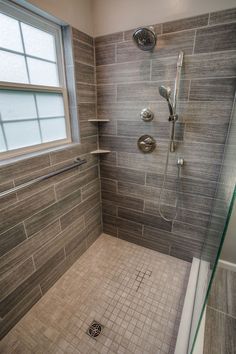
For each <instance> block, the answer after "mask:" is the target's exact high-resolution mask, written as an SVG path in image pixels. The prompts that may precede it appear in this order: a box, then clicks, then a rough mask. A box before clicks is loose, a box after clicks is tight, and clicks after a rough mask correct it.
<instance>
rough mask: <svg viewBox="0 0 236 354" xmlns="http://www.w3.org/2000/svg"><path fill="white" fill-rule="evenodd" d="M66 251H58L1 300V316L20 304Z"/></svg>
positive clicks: (61, 258) (62, 257) (60, 259)
mask: <svg viewBox="0 0 236 354" xmlns="http://www.w3.org/2000/svg"><path fill="white" fill-rule="evenodd" d="M64 256H65V255H64V252H63V253H62V252H58V253H57V254H56V255H55V256H53V257H52V258H51V259H50V260H49V261H48V262H47V263H45V264H44V265H43V266H42V267H41V268H39V269H38V270H37V271H35V272H34V273H33V274H32V275H31V276H30V277H28V278H27V279H26V280H25V281H24V282H23V283H21V285H19V286H18V287H17V288H16V289H15V290H14V291H12V292H11V293H10V294H9V295H8V296H7V297H5V298H4V299H3V300H2V301H1V302H0V316H1V317H4V316H6V315H7V314H8V313H9V312H10V311H11V309H13V308H14V307H15V306H17V305H18V304H19V302H20V301H22V300H23V299H24V297H25V296H27V294H29V293H30V292H31V291H32V290H33V289H34V288H35V287H36V286H37V285H38V283H39V282H40V281H41V280H42V279H43V278H45V276H46V275H47V274H49V273H50V272H51V271H52V270H53V268H54V267H55V266H56V265H57V264H59V263H60V262H61V261H62V260H63V259H64Z"/></svg>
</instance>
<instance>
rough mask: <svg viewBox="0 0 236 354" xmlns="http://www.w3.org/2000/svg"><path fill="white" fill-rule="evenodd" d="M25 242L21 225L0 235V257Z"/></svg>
mask: <svg viewBox="0 0 236 354" xmlns="http://www.w3.org/2000/svg"><path fill="white" fill-rule="evenodd" d="M25 240H26V234H25V229H24V226H23V224H22V223H21V224H19V225H16V226H15V227H13V228H11V229H9V230H8V231H6V232H4V233H3V234H1V237H0V257H1V256H3V255H4V254H5V253H7V252H9V251H10V250H11V249H12V248H14V247H16V246H17V245H19V244H20V243H21V242H23V241H25Z"/></svg>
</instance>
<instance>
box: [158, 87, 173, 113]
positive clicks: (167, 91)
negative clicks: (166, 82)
mask: <svg viewBox="0 0 236 354" xmlns="http://www.w3.org/2000/svg"><path fill="white" fill-rule="evenodd" d="M159 93H160V95H161V96H162V97H163V98H165V99H166V100H167V103H168V107H169V111H170V115H171V116H172V115H173V113H174V110H173V105H172V103H171V100H170V96H171V88H170V87H168V86H167V87H165V86H159Z"/></svg>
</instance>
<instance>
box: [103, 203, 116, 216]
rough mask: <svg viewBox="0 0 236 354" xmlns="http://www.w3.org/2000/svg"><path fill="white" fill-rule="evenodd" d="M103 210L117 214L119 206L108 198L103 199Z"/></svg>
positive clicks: (106, 212) (110, 213)
mask: <svg viewBox="0 0 236 354" xmlns="http://www.w3.org/2000/svg"><path fill="white" fill-rule="evenodd" d="M102 212H103V213H104V214H108V215H113V216H116V215H117V206H116V205H114V204H113V203H112V202H110V201H108V200H103V201H102Z"/></svg>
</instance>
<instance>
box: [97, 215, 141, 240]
mask: <svg viewBox="0 0 236 354" xmlns="http://www.w3.org/2000/svg"><path fill="white" fill-rule="evenodd" d="M103 222H104V223H105V224H110V225H113V226H116V227H118V228H120V229H122V230H125V231H127V232H131V233H135V234H136V235H137V236H142V225H141V224H139V223H136V222H133V221H130V220H126V219H122V218H117V217H114V216H111V215H108V214H103Z"/></svg>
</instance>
